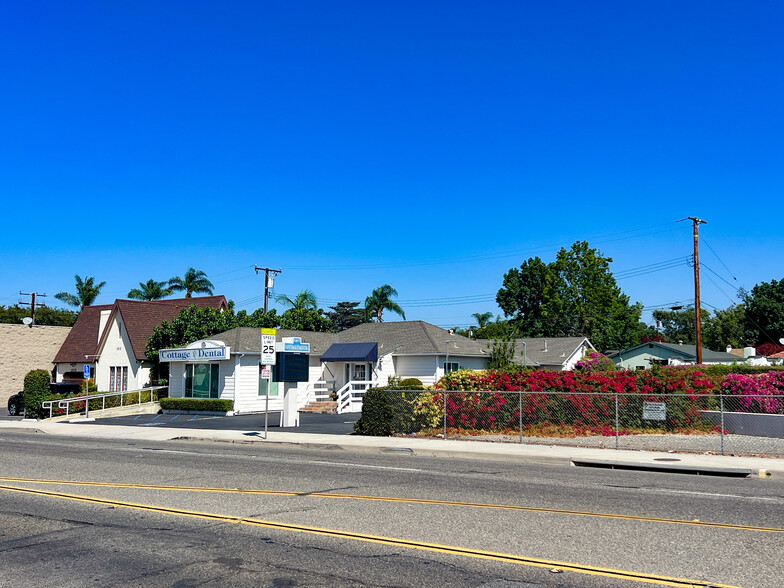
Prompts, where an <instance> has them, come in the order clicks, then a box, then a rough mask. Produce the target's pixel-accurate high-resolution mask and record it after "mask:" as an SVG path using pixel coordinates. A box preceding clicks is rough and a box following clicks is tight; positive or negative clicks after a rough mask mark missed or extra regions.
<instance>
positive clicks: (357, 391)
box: [337, 380, 379, 414]
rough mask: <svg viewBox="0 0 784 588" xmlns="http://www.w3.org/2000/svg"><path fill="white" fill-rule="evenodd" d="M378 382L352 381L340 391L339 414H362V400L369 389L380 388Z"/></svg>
mask: <svg viewBox="0 0 784 588" xmlns="http://www.w3.org/2000/svg"><path fill="white" fill-rule="evenodd" d="M378 384H379V382H378V381H376V380H352V381H350V382H349V383H348V384H346V385H345V386H343V387H342V388H341V389H340V390H338V391H337V396H338V414H343V413H345V412H362V399H363V398H364V396H365V392H367V390H368V388H372V387H373V386H378Z"/></svg>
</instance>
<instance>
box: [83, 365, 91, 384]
mask: <svg viewBox="0 0 784 588" xmlns="http://www.w3.org/2000/svg"><path fill="white" fill-rule="evenodd" d="M84 379H85V380H89V379H90V364H87V363H86V364H84Z"/></svg>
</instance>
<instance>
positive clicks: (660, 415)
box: [642, 402, 667, 421]
mask: <svg viewBox="0 0 784 588" xmlns="http://www.w3.org/2000/svg"><path fill="white" fill-rule="evenodd" d="M642 418H643V419H645V420H646V421H666V420H667V405H666V404H665V403H664V402H643V403H642Z"/></svg>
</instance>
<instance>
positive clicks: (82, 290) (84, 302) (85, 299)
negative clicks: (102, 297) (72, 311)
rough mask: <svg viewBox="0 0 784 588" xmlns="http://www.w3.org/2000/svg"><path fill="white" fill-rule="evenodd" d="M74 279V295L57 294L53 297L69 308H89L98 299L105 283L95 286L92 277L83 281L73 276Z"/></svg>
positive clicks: (67, 293)
mask: <svg viewBox="0 0 784 588" xmlns="http://www.w3.org/2000/svg"><path fill="white" fill-rule="evenodd" d="M74 278H76V294H70V293H69V292H58V293H57V294H55V295H54V297H55V298H57V300H61V301H62V302H65V303H66V304H70V305H71V306H78V307H79V308H80V309H82V308H84V307H85V306H90V305H91V304H92V303H93V302H95V299H96V298H98V295H99V294H100V293H101V288H103V287H104V286H105V285H106V282H101V283H100V284H96V283H95V278H93V277H92V276H90V277H88V278H85V279H84V280H82V278H80V277H79V276H78V275H76V276H74Z"/></svg>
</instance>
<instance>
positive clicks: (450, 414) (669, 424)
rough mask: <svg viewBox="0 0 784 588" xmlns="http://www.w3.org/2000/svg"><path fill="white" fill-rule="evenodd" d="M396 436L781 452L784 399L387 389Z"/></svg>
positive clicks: (734, 452) (766, 453) (733, 452)
mask: <svg viewBox="0 0 784 588" xmlns="http://www.w3.org/2000/svg"><path fill="white" fill-rule="evenodd" d="M385 393H386V402H387V403H388V404H389V407H390V409H391V411H390V414H391V417H390V418H391V419H392V423H391V429H392V430H393V431H394V433H395V434H404V435H418V436H438V437H444V438H446V439H461V440H477V441H495V442H517V443H530V444H539V445H568V446H574V447H598V448H611V449H637V450H655V451H686V452H696V453H715V454H721V455H747V456H771V457H784V396H775V395H747V396H743V395H719V394H701V395H694V394H657V395H655V396H654V395H651V394H634V393H617V394H616V393H600V392H597V393H579V394H574V393H568V392H492V391H488V392H463V391H459V392H457V391H448V392H445V391H441V390H437V391H411V390H386V391H385Z"/></svg>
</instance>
